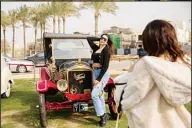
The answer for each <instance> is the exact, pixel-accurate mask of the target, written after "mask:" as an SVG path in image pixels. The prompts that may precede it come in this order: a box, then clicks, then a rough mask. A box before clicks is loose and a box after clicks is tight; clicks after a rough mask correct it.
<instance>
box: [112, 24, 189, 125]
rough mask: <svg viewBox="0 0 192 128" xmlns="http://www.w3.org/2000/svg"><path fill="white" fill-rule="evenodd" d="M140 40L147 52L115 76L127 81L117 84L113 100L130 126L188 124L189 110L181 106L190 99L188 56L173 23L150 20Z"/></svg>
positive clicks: (116, 80) (116, 81) (119, 80)
mask: <svg viewBox="0 0 192 128" xmlns="http://www.w3.org/2000/svg"><path fill="white" fill-rule="evenodd" d="M142 41H143V46H144V49H145V50H146V52H147V53H148V56H144V57H142V58H141V59H139V61H137V63H136V64H135V65H134V67H133V69H132V71H131V72H129V73H126V74H123V75H120V76H118V77H116V78H115V79H114V82H115V83H118V82H121V81H123V80H126V81H127V84H126V85H124V87H120V86H117V87H116V91H115V101H116V104H120V105H122V110H123V111H124V112H125V113H126V115H127V118H128V122H129V128H191V114H190V113H189V112H188V111H187V109H186V108H185V106H184V104H187V103H189V102H190V101H191V60H190V58H189V57H188V56H186V55H185V54H184V52H183V51H182V50H181V47H180V46H179V43H178V40H177V36H176V31H175V29H174V27H173V26H172V25H171V24H170V23H169V22H167V21H164V20H154V21H151V22H150V23H148V24H147V26H146V27H145V29H144V31H143V34H142ZM122 92H124V93H122ZM121 94H123V95H122V101H120V100H119V99H120V96H121Z"/></svg>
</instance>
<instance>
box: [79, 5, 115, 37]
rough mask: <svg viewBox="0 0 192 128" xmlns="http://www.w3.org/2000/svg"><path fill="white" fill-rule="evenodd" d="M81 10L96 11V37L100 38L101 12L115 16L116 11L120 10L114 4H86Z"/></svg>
mask: <svg viewBox="0 0 192 128" xmlns="http://www.w3.org/2000/svg"><path fill="white" fill-rule="evenodd" d="M80 8H81V9H92V10H94V17H95V36H98V21H99V16H100V15H101V12H105V13H111V14H115V11H116V10H117V9H118V7H117V6H116V4H115V3H114V2H84V3H83V4H81V5H80Z"/></svg>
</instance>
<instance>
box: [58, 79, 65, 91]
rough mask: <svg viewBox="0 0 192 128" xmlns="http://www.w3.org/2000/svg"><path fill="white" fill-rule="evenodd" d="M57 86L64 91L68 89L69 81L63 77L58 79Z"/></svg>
mask: <svg viewBox="0 0 192 128" xmlns="http://www.w3.org/2000/svg"><path fill="white" fill-rule="evenodd" d="M57 88H58V90H59V91H62V92H63V91H65V90H67V81H66V80H63V79H61V80H59V81H57Z"/></svg>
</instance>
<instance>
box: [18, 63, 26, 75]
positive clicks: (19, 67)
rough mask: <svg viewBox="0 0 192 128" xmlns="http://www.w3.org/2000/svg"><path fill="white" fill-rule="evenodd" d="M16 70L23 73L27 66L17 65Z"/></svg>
mask: <svg viewBox="0 0 192 128" xmlns="http://www.w3.org/2000/svg"><path fill="white" fill-rule="evenodd" d="M17 71H18V72H20V73H25V72H27V67H26V66H24V65H19V66H18V67H17Z"/></svg>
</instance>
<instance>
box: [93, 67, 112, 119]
mask: <svg viewBox="0 0 192 128" xmlns="http://www.w3.org/2000/svg"><path fill="white" fill-rule="evenodd" d="M100 72H101V69H94V70H93V78H94V80H95V79H96V78H97V77H98V76H99V74H100ZM109 77H110V74H109V73H108V72H107V71H106V73H105V74H104V75H103V77H102V79H101V81H100V82H101V85H98V86H97V87H94V88H93V90H92V92H91V98H92V100H93V105H94V107H95V112H96V114H97V116H101V115H103V114H104V113H106V110H105V98H104V91H103V89H104V88H105V86H106V84H107V82H108V80H109ZM101 92H102V95H101V96H99V94H100V93H101Z"/></svg>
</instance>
